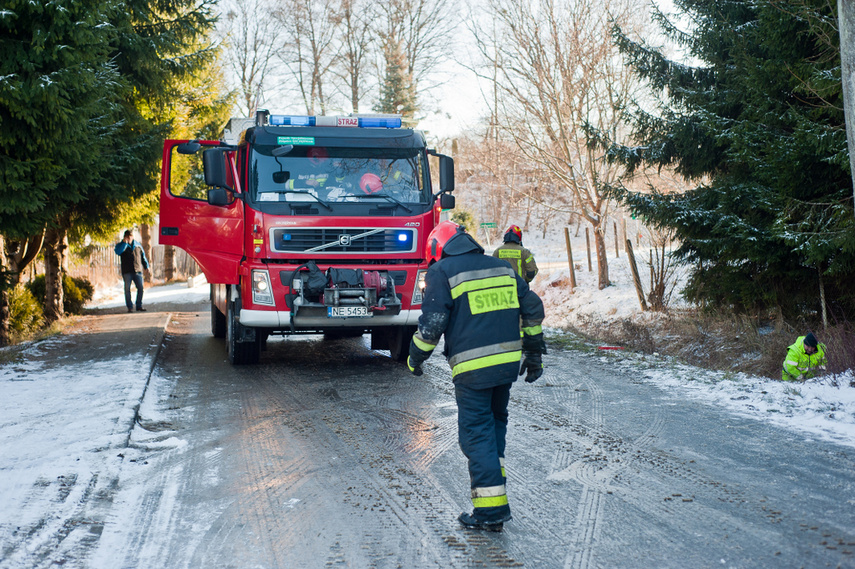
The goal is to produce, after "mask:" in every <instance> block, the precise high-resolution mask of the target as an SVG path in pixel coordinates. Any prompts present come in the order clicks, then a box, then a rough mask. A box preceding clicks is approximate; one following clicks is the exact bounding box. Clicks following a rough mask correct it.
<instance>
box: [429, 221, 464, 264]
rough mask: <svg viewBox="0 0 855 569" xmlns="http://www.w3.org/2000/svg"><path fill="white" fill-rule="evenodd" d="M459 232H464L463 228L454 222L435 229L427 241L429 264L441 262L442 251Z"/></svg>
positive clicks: (447, 222)
mask: <svg viewBox="0 0 855 569" xmlns="http://www.w3.org/2000/svg"><path fill="white" fill-rule="evenodd" d="M458 231H463V228H462V227H460V226H459V225H457V224H456V223H454V222H453V221H443V222H442V223H440V224H439V225H437V226H436V227H434V228H433V231H431V232H430V235H428V239H427V247H428V250H427V258H428V263H433V262H434V261H439V260H440V259H442V250H443V248H444V247H445V244H446V243H448V240H449V239H451V238H452V237H454V236H455V235H457V232H458Z"/></svg>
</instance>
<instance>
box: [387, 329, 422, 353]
mask: <svg viewBox="0 0 855 569" xmlns="http://www.w3.org/2000/svg"><path fill="white" fill-rule="evenodd" d="M415 333H416V327H415V326H394V327H392V328H389V332H388V334H389V336H388V338H389V355H390V356H392V359H393V360H395V361H396V362H405V361H407V356H409V355H410V341H411V340H412V339H413V334H415Z"/></svg>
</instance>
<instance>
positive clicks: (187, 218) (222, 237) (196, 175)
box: [160, 140, 244, 284]
mask: <svg viewBox="0 0 855 569" xmlns="http://www.w3.org/2000/svg"><path fill="white" fill-rule="evenodd" d="M186 142H187V141H185V140H167V141H166V142H165V143H164V145H163V167H162V172H161V181H160V244H161V245H174V246H176V247H180V248H182V249H184V250H185V251H186V252H187V253H188V254H189V255H190V256H191V257H193V259H194V260H195V261H196V262H197V263H198V264H199V267H201V269H202V271H203V272H204V273H205V276H206V277H207V279H208V282H210V283H224V284H237V283H238V276H239V266H240V261H241V258H242V257H243V253H244V239H243V224H244V221H243V215H244V212H243V202H242V201H241V200H239V199H230V200H229V201H230V203H228V204H227V205H212V204H210V203H208V190H209V188H208V186H206V185H205V182H204V176H203V173H202V172H203V171H202V151H203V150H204V147H205V146H217V145H219V143H218V142H215V141H204V142H201V145H202V148H201V149H200V150H199V151H198V152H196V153H195V154H184V153H179V152H178V151H177V147H178V145H179V144H183V143H186ZM230 154H234V153H230ZM227 162H228V165H227V169H228V172H229V177H230V181H231V182H233V183H232V184H230V186H231V188H233V189H234V190H235V192H240V191H241V188H240V187H239V183H238V177H237V172H236V170H235V167H234V159H233V156H231V155H230V156H228V158H227ZM229 195H230V197H233V195H232V192H229Z"/></svg>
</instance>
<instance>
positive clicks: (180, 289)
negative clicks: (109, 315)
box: [86, 278, 210, 309]
mask: <svg viewBox="0 0 855 569" xmlns="http://www.w3.org/2000/svg"><path fill="white" fill-rule="evenodd" d="M190 284H193V285H194V286H192V287H190V286H188V283H172V284H168V285H162V286H154V287H149V285H146V287H145V290H144V292H143V306H145V305H147V304H153V303H161V302H167V303H171V304H175V303H193V302H202V301H206V300H208V298H210V296H209V294H210V293H209V291H210V289H209V287H208V282H207V281H206V280H205V279H204V278H203V279H199V280H198V281H197V282H196V283H190ZM136 294H137V291H136V289H135V288H134V287H133V286H131V300H136ZM122 306H125V289H124V284H123V283H122V281H118V282H117V283H116V284H114V285H113V286H112V287H110V288H106V289H99V290H96V291H95V294H94V295H93V297H92V301H91V302H89V304H87V305H86V308H89V309H93V308H99V309H100V308H118V307H122Z"/></svg>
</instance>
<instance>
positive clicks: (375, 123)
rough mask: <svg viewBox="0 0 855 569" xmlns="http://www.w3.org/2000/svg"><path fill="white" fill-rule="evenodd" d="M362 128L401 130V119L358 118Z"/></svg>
mask: <svg viewBox="0 0 855 569" xmlns="http://www.w3.org/2000/svg"><path fill="white" fill-rule="evenodd" d="M359 126H361V127H362V128H401V117H359Z"/></svg>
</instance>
